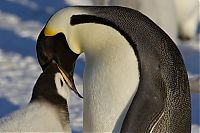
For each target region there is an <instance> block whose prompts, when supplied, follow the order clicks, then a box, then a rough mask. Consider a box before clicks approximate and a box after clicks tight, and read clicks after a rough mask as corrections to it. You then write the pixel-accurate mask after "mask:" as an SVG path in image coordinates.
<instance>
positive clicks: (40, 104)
mask: <svg viewBox="0 0 200 133" xmlns="http://www.w3.org/2000/svg"><path fill="white" fill-rule="evenodd" d="M69 93H70V92H69V87H68V86H67V84H66V83H65V81H64V79H63V77H62V74H61V72H60V71H59V69H58V68H57V65H56V64H55V63H51V64H49V65H48V67H47V68H46V70H45V71H44V72H43V73H42V74H41V75H40V77H39V79H38V80H37V82H36V84H35V86H34V88H33V94H32V98H31V101H30V103H29V104H28V105H27V106H26V107H24V108H23V109H21V110H18V111H16V112H14V113H12V114H11V115H9V116H7V117H5V118H3V119H2V120H1V121H0V129H1V132H71V129H70V127H69V114H68V109H67V101H68V100H69Z"/></svg>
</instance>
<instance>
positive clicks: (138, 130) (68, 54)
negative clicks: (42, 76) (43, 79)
mask: <svg viewBox="0 0 200 133" xmlns="http://www.w3.org/2000/svg"><path fill="white" fill-rule="evenodd" d="M82 52H84V53H85V57H86V65H85V71H84V76H83V96H84V101H83V102H84V108H83V109H84V110H83V128H84V132H122V133H123V132H130V133H164V132H165V133H166V132H169V133H183V132H184V133H190V132H191V105H190V90H189V83H188V77H187V72H186V69H185V65H184V62H183V59H182V56H181V54H180V52H179V50H178V48H177V47H176V45H175V43H174V42H173V41H172V40H171V38H170V37H169V36H168V35H167V34H166V33H165V32H164V31H163V30H162V29H161V28H159V27H158V26H157V25H156V24H155V23H154V22H153V21H151V20H150V19H149V18H148V17H146V16H145V15H143V14H141V13H140V12H138V11H136V10H133V9H129V8H124V7H69V8H64V9H62V10H60V11H58V12H56V13H55V14H54V15H53V16H52V17H51V18H50V19H49V21H48V22H47V24H46V26H45V27H44V29H43V30H42V31H41V33H40V35H39V37H38V40H37V55H38V60H39V63H40V65H41V66H42V68H43V69H45V67H46V65H47V64H48V63H49V62H50V61H51V60H55V61H56V62H57V63H58V64H59V66H60V67H61V68H62V69H63V71H64V73H65V74H66V75H67V76H69V78H70V79H71V80H70V82H71V84H73V80H72V78H73V71H74V65H75V62H76V59H77V57H78V55H79V54H80V53H82Z"/></svg>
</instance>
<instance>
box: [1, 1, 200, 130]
mask: <svg viewBox="0 0 200 133" xmlns="http://www.w3.org/2000/svg"><path fill="white" fill-rule="evenodd" d="M79 2H82V3H81V4H92V3H91V2H90V1H89V0H84V2H83V1H77V0H56V2H55V1H54V0H48V1H44V0H34V1H33V0H32V1H31V0H1V1H0V118H1V117H3V116H6V115H7V114H9V113H11V112H13V111H15V110H17V109H19V108H21V107H23V106H24V105H26V104H27V103H28V102H29V100H30V97H31V92H32V88H33V85H34V83H35V81H36V79H37V78H38V76H39V74H40V73H41V68H40V66H39V64H38V62H37V58H36V55H35V44H36V38H37V35H38V33H39V32H40V30H41V29H42V27H43V25H44V24H45V22H46V21H47V20H48V18H49V17H50V16H51V14H52V13H53V12H54V11H56V10H58V9H60V8H62V7H65V6H67V5H71V4H78V3H79ZM179 49H180V51H181V53H182V54H183V57H184V61H185V63H186V67H187V70H188V73H189V77H190V78H195V77H200V71H199V55H200V47H199V44H198V41H197V40H193V41H190V42H183V44H182V45H180V46H179ZM83 66H84V59H83V57H81V58H80V59H79V61H78V63H77V66H76V73H75V84H76V86H77V88H78V90H79V92H82V78H81V77H82V72H83ZM199 98H200V95H199V94H197V93H196V94H192V109H193V112H192V115H193V131H192V132H193V133H198V131H200V115H199V112H200V110H199V108H200V105H199ZM82 110H83V106H82V100H81V99H80V98H78V97H77V96H75V95H74V94H73V93H72V97H71V103H70V117H71V125H72V128H73V131H74V132H81V131H82V121H83V120H82Z"/></svg>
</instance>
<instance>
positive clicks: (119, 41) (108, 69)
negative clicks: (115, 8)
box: [70, 23, 139, 132]
mask: <svg viewBox="0 0 200 133" xmlns="http://www.w3.org/2000/svg"><path fill="white" fill-rule="evenodd" d="M72 34H73V37H70V38H73V39H72V40H70V41H73V43H74V42H76V43H75V44H79V46H78V47H79V48H80V49H81V51H83V52H84V53H85V56H86V67H85V71H84V79H83V91H84V92H83V96H84V112H83V116H84V118H83V119H84V123H83V126H84V132H112V131H119V130H120V128H121V125H122V122H123V119H124V117H125V115H126V112H127V110H128V107H129V105H130V102H131V101H132V98H133V96H134V94H135V93H136V91H137V86H138V83H139V70H138V62H137V58H136V55H135V53H134V50H133V49H132V47H131V45H130V44H129V43H128V42H127V41H126V39H125V38H124V37H123V36H122V35H121V34H120V33H119V32H118V31H116V30H115V29H113V28H111V27H108V26H105V25H101V24H93V23H87V24H79V25H76V26H74V29H73V33H72Z"/></svg>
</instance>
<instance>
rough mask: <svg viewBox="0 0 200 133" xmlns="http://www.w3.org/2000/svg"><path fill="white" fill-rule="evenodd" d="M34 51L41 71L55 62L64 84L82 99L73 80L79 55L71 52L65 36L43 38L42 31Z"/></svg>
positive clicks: (61, 34)
mask: <svg viewBox="0 0 200 133" xmlns="http://www.w3.org/2000/svg"><path fill="white" fill-rule="evenodd" d="M36 51H37V58H38V61H39V64H40V65H41V67H42V69H43V70H44V69H45V68H46V67H47V66H48V64H49V63H51V62H52V61H55V62H56V63H57V65H58V68H59V70H60V72H61V73H62V76H63V77H64V79H65V82H66V83H67V84H68V85H69V86H70V88H71V89H72V90H73V91H74V92H75V93H76V94H77V95H78V96H79V97H81V98H82V96H81V95H80V94H79V93H78V91H77V89H76V87H75V84H74V79H73V74H74V66H75V62H76V59H77V58H78V56H79V54H76V53H74V52H73V51H71V49H70V48H69V46H68V43H67V40H66V38H65V35H64V34H63V33H58V34H56V35H54V36H45V35H44V29H43V30H42V31H41V33H40V35H39V37H38V40H37V46H36Z"/></svg>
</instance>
